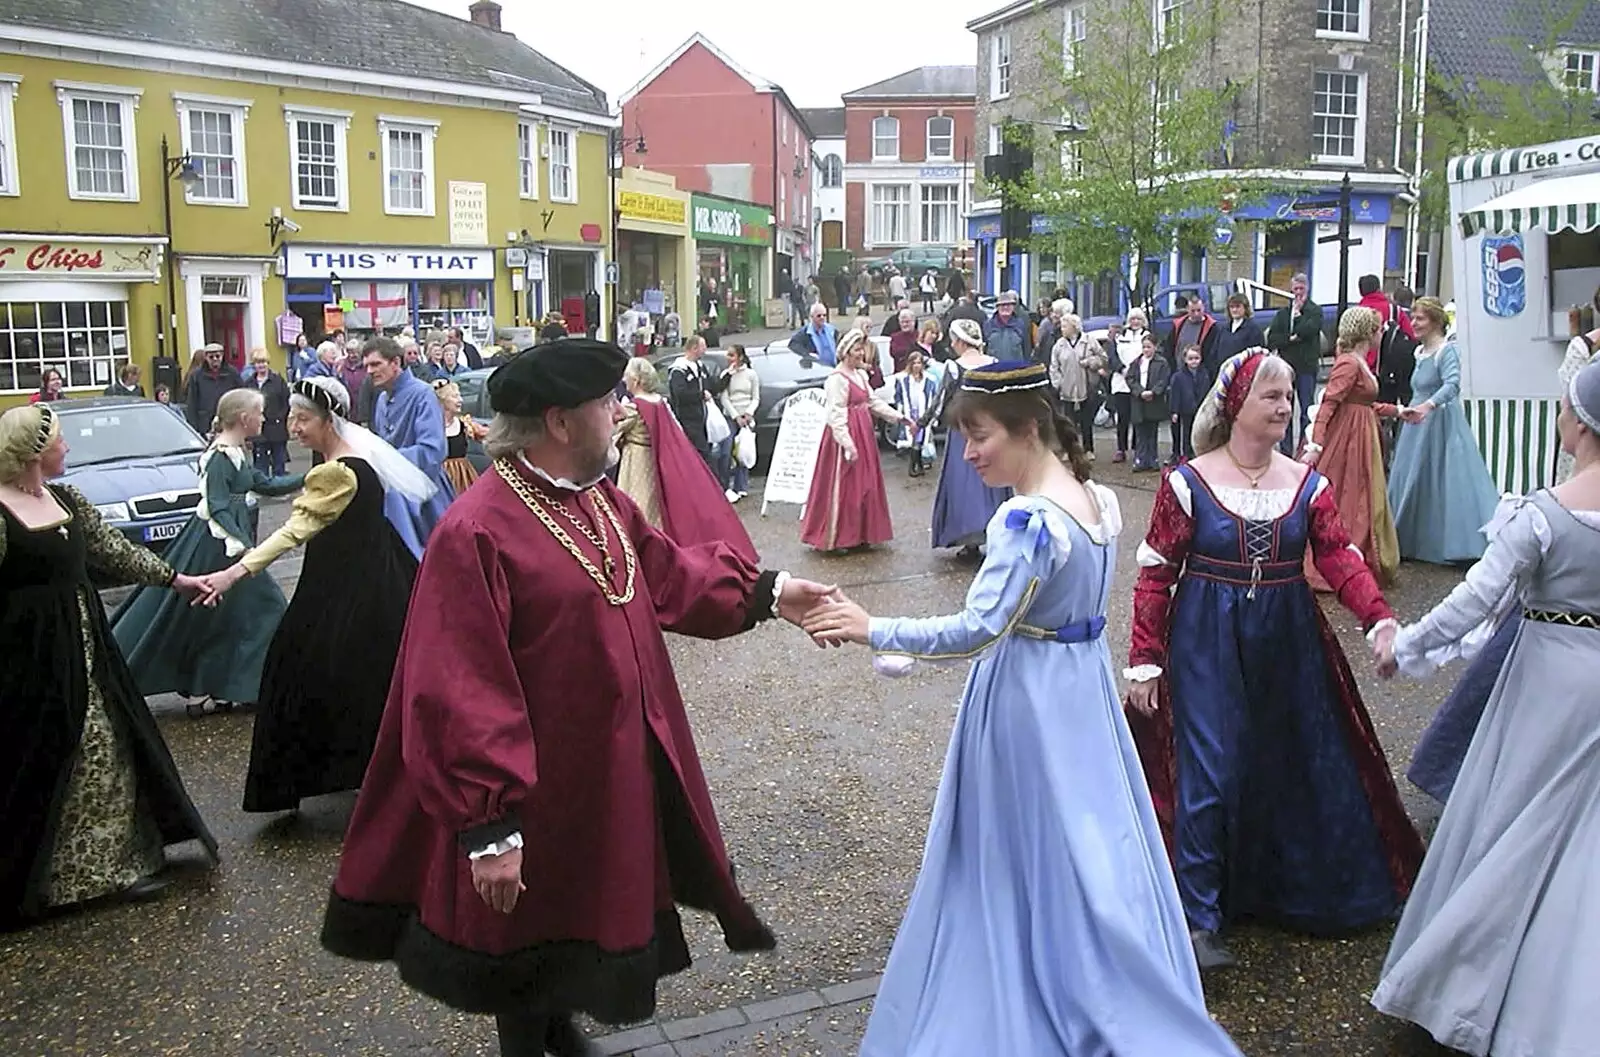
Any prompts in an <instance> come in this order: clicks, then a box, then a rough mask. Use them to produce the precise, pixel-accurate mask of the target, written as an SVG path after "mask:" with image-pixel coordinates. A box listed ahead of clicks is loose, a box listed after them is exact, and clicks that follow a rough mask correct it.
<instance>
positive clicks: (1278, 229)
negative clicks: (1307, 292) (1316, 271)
mask: <svg viewBox="0 0 1600 1057" xmlns="http://www.w3.org/2000/svg"><path fill="white" fill-rule="evenodd" d="M1315 230H1316V225H1314V224H1268V225H1267V239H1266V242H1267V245H1266V253H1265V254H1263V257H1264V258H1265V259H1264V260H1263V261H1262V278H1261V281H1262V282H1264V283H1266V284H1267V285H1268V286H1273V287H1277V288H1278V289H1279V290H1287V289H1289V282H1290V280H1292V279H1293V278H1294V277H1295V276H1296V275H1299V274H1300V273H1301V272H1304V273H1306V274H1307V275H1309V274H1311V239H1312V235H1313V234H1314V232H1315ZM1266 302H1267V303H1266V307H1267V308H1282V307H1283V306H1285V305H1287V304H1288V303H1289V302H1288V301H1287V300H1286V299H1284V298H1282V297H1278V296H1276V295H1269V296H1268V297H1267V299H1266Z"/></svg>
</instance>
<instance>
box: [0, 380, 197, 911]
mask: <svg viewBox="0 0 1600 1057" xmlns="http://www.w3.org/2000/svg"><path fill="white" fill-rule="evenodd" d="M66 456H67V445H66V441H65V440H64V439H63V438H62V436H61V420H60V419H59V418H58V417H57V416H56V414H55V413H54V412H53V411H52V410H51V409H50V407H49V405H47V404H33V405H29V406H27V407H19V408H13V409H12V410H10V411H7V412H6V413H5V415H3V416H0V521H3V524H0V928H14V927H17V926H19V925H21V924H24V923H26V922H27V921H28V920H30V919H31V918H34V917H37V916H38V915H39V914H40V913H42V912H43V911H45V910H47V909H48V908H51V907H61V906H68V905H71V904H74V903H82V902H84V901H86V900H90V899H96V898H99V897H101V896H108V895H114V894H119V893H120V894H122V895H123V896H126V897H130V898H139V897H142V896H146V895H150V894H152V893H154V892H155V891H158V890H159V889H160V888H161V887H162V886H163V884H164V882H163V881H161V880H160V879H158V877H157V874H158V873H159V871H160V870H161V868H162V866H163V865H164V857H163V848H164V847H165V846H166V845H168V844H177V843H179V842H181V841H186V840H199V841H200V842H201V843H202V844H204V845H205V848H206V851H207V852H208V854H209V855H210V857H211V860H212V862H213V863H215V861H216V854H217V842H216V841H215V840H214V839H213V838H212V836H211V834H210V833H209V832H208V831H207V830H206V827H205V823H204V822H202V821H201V820H200V815H199V812H197V811H196V810H195V807H194V804H193V802H192V801H190V799H189V794H188V793H187V792H186V791H185V790H184V788H183V781H182V779H181V778H179V777H178V770H177V767H175V766H174V765H173V762H172V756H171V754H170V753H169V752H168V751H167V746H166V743H165V742H164V741H163V740H162V738H161V732H160V731H159V730H157V729H156V724H155V720H154V719H152V718H151V716H150V711H149V709H148V708H146V707H145V703H144V697H143V695H141V694H140V693H139V688H138V687H137V686H136V685H134V682H133V676H132V675H130V674H129V673H128V666H127V664H126V663H125V662H124V661H123V658H122V652H121V651H120V650H118V649H117V644H116V640H115V639H113V638H112V637H111V634H110V632H109V630H108V628H107V625H106V613H105V609H104V607H103V606H102V605H101V604H100V595H99V593H98V592H96V590H95V588H94V586H93V585H92V584H91V583H90V581H89V571H88V570H89V566H91V565H92V566H93V567H94V568H95V570H96V571H97V572H100V573H102V574H103V575H106V576H108V577H109V578H111V579H113V580H117V581H120V582H122V583H139V584H153V585H166V586H170V587H173V588H176V589H178V590H180V591H183V592H185V593H189V594H192V593H195V592H197V591H199V590H200V589H201V587H202V584H201V582H200V581H199V580H196V579H193V578H191V577H188V576H182V575H179V574H177V573H175V572H173V570H172V568H171V566H169V565H167V564H166V563H165V562H163V561H161V560H160V559H159V558H157V557H156V556H155V555H153V554H151V553H150V552H149V551H147V550H144V549H142V548H140V547H136V546H134V545H133V544H131V543H129V542H128V541H127V540H126V539H124V538H123V537H122V535H121V534H120V533H118V532H117V531H116V530H115V529H113V528H111V527H110V526H108V525H106V523H105V522H104V521H102V520H101V518H100V515H99V513H98V512H97V511H96V510H95V508H94V506H93V505H92V504H90V503H89V502H88V500H86V499H84V497H83V496H82V495H81V494H80V493H79V492H78V491H77V490H75V489H73V488H69V487H63V486H58V485H50V484H47V483H46V481H47V480H48V479H49V478H51V477H55V476H58V475H59V474H61V472H62V471H63V470H64V469H65V467H66Z"/></svg>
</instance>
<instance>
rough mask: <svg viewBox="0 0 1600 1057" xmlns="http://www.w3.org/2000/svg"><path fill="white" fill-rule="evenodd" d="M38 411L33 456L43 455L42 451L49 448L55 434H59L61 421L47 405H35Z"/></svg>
mask: <svg viewBox="0 0 1600 1057" xmlns="http://www.w3.org/2000/svg"><path fill="white" fill-rule="evenodd" d="M34 406H35V407H37V408H38V409H39V428H38V429H37V430H35V431H34V436H33V454H34V455H43V454H44V450H45V449H46V448H48V447H49V446H50V442H51V441H52V440H54V439H55V436H56V434H57V433H60V432H61V420H60V419H59V418H57V417H56V413H55V411H54V409H52V408H51V407H50V405H49V404H35V405H34Z"/></svg>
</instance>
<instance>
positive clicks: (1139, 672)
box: [1122, 664, 1161, 683]
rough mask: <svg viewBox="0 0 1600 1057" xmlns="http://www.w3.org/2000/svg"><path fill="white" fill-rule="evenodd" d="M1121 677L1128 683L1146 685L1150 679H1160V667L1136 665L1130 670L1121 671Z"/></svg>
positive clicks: (1157, 665) (1156, 665)
mask: <svg viewBox="0 0 1600 1057" xmlns="http://www.w3.org/2000/svg"><path fill="white" fill-rule="evenodd" d="M1122 677H1123V678H1124V679H1126V680H1128V681H1129V682H1130V683H1148V682H1149V681H1150V680H1152V679H1159V678H1161V665H1159V664H1136V665H1134V666H1133V667H1132V668H1124V669H1122Z"/></svg>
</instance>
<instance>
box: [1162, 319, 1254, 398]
mask: <svg viewBox="0 0 1600 1057" xmlns="http://www.w3.org/2000/svg"><path fill="white" fill-rule="evenodd" d="M1239 329H1241V330H1243V329H1244V328H1243V327H1241V328H1239ZM1210 391H1211V372H1210V371H1208V370H1206V369H1205V367H1204V366H1200V367H1196V368H1194V369H1193V370H1190V368H1189V366H1188V364H1185V365H1183V366H1182V367H1179V368H1178V369H1177V370H1176V371H1173V372H1172V380H1171V381H1170V382H1168V383H1167V402H1168V404H1169V405H1170V406H1171V409H1172V413H1173V414H1174V415H1192V414H1194V413H1195V412H1196V411H1198V410H1199V409H1200V401H1202V400H1204V399H1205V398H1206V394H1207V393H1209V392H1210Z"/></svg>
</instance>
